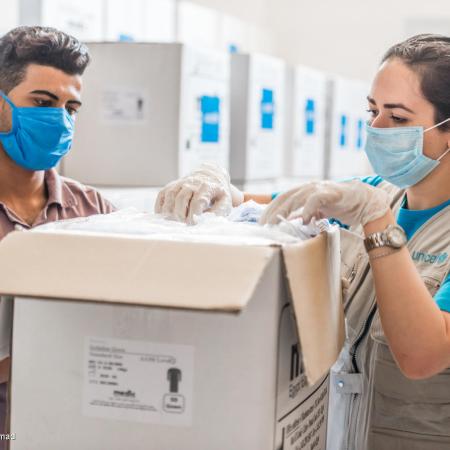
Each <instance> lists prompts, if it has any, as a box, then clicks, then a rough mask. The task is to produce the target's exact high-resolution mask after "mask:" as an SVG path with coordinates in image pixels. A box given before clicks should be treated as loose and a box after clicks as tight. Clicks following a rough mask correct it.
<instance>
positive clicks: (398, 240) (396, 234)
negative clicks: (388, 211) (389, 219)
mask: <svg viewBox="0 0 450 450" xmlns="http://www.w3.org/2000/svg"><path fill="white" fill-rule="evenodd" d="M388 238H389V242H390V244H391V245H392V247H395V248H400V247H403V246H404V245H405V244H406V236H405V232H404V231H403V230H402V229H401V228H400V227H393V228H391V229H390V230H389V232H388Z"/></svg>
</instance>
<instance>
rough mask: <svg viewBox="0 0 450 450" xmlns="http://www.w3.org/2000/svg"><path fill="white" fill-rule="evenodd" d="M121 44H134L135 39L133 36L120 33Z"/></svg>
mask: <svg viewBox="0 0 450 450" xmlns="http://www.w3.org/2000/svg"><path fill="white" fill-rule="evenodd" d="M119 42H134V37H133V36H131V34H125V33H120V34H119Z"/></svg>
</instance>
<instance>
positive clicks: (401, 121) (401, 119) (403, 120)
mask: <svg viewBox="0 0 450 450" xmlns="http://www.w3.org/2000/svg"><path fill="white" fill-rule="evenodd" d="M391 119H392V120H393V121H394V122H396V123H405V122H407V120H408V119H404V118H403V117H398V116H394V115H393V114H392V115H391Z"/></svg>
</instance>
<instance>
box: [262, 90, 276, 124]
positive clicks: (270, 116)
mask: <svg viewBox="0 0 450 450" xmlns="http://www.w3.org/2000/svg"><path fill="white" fill-rule="evenodd" d="M274 119H275V100H274V93H273V90H272V89H263V90H262V98H261V128H262V129H264V130H273V128H274Z"/></svg>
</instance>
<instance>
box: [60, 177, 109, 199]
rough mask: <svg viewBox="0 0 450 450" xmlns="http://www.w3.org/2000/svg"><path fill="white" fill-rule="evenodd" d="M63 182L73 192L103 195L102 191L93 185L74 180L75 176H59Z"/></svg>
mask: <svg viewBox="0 0 450 450" xmlns="http://www.w3.org/2000/svg"><path fill="white" fill-rule="evenodd" d="M59 178H60V179H61V183H62V184H63V185H64V186H65V187H66V188H67V189H69V190H70V191H71V192H72V193H73V194H84V195H101V194H100V192H99V191H98V190H97V189H95V188H94V187H93V186H89V185H87V184H83V183H81V182H80V181H77V180H74V179H73V178H68V177H64V176H62V175H60V176H59Z"/></svg>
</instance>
